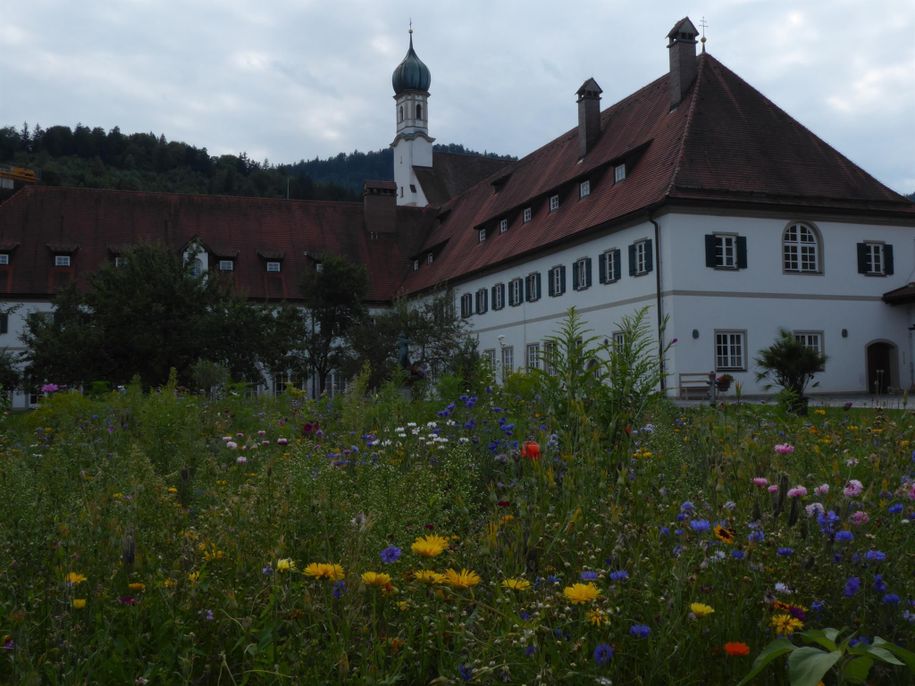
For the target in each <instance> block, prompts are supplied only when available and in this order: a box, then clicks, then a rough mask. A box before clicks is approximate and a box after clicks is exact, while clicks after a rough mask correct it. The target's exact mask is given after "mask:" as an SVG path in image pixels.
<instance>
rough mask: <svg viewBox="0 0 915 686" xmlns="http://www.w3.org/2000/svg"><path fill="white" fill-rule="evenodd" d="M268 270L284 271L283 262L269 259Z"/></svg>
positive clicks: (272, 271)
mask: <svg viewBox="0 0 915 686" xmlns="http://www.w3.org/2000/svg"><path fill="white" fill-rule="evenodd" d="M267 271H268V272H270V273H272V274H278V273H279V272H281V271H283V263H282V262H280V261H279V260H267Z"/></svg>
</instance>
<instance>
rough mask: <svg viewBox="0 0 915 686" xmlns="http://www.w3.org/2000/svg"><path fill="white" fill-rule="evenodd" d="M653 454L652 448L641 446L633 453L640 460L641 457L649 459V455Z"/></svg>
mask: <svg viewBox="0 0 915 686" xmlns="http://www.w3.org/2000/svg"><path fill="white" fill-rule="evenodd" d="M652 454H653V453H652V452H651V451H650V450H648V449H647V448H639V449H638V450H636V451H635V452H634V453H632V456H633V457H634V458H635V459H637V460H639V459H642V460H647V459H648V458H649V457H651V456H652Z"/></svg>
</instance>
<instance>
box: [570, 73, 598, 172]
mask: <svg viewBox="0 0 915 686" xmlns="http://www.w3.org/2000/svg"><path fill="white" fill-rule="evenodd" d="M601 93H603V91H602V90H601V89H600V86H598V85H597V81H595V80H594V79H593V78H591V79H588V80H587V81H585V82H584V83H583V84H581V88H579V89H578V92H577V93H576V95H578V156H579V157H584V156H585V155H587V154H588V153H589V152H591V150H592V149H593V148H594V144H595V143H597V139H598V138H600V94H601Z"/></svg>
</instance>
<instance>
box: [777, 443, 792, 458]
mask: <svg viewBox="0 0 915 686" xmlns="http://www.w3.org/2000/svg"><path fill="white" fill-rule="evenodd" d="M775 452H777V453H778V454H779V455H790V454H791V453H793V452H794V446H793V445H791V444H790V443H777V444H776V445H775Z"/></svg>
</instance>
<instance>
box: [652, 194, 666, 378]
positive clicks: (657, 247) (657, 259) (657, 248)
mask: <svg viewBox="0 0 915 686" xmlns="http://www.w3.org/2000/svg"><path fill="white" fill-rule="evenodd" d="M653 214H654V212H653V211H652V212H649V213H648V221H650V222H651V223H652V224H654V264H655V299H656V303H655V306H656V309H657V313H658V364H659V366H660V369H661V391H662V392H663V391H664V390H665V389H666V388H667V373H666V371H665V369H664V312H663V310H662V304H661V226H660V225H659V224H658V222H656V221H655V220H654V217H653V216H652V215H653Z"/></svg>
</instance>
